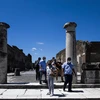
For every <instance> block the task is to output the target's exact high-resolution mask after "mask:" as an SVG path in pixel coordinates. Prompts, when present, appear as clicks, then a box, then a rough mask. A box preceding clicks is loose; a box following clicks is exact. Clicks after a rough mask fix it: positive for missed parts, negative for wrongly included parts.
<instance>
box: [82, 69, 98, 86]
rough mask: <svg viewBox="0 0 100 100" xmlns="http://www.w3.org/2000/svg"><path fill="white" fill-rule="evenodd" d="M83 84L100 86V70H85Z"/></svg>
mask: <svg viewBox="0 0 100 100" xmlns="http://www.w3.org/2000/svg"><path fill="white" fill-rule="evenodd" d="M82 83H84V84H100V69H99V70H83V72H82Z"/></svg>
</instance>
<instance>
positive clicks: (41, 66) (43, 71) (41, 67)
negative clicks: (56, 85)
mask: <svg viewBox="0 0 100 100" xmlns="http://www.w3.org/2000/svg"><path fill="white" fill-rule="evenodd" d="M42 59H43V60H42V61H40V63H39V71H40V79H39V83H40V84H42V75H43V74H44V76H45V82H46V81H47V80H46V57H43V58H42Z"/></svg>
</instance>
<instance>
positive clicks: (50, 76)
mask: <svg viewBox="0 0 100 100" xmlns="http://www.w3.org/2000/svg"><path fill="white" fill-rule="evenodd" d="M55 74H56V67H55V64H53V65H52V61H51V60H50V61H48V63H47V81H48V88H49V92H48V93H47V95H50V96H53V95H54V76H55Z"/></svg>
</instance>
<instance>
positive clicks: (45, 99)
mask: <svg viewBox="0 0 100 100" xmlns="http://www.w3.org/2000/svg"><path fill="white" fill-rule="evenodd" d="M37 99H38V100H100V98H67V97H66V98H26V99H24V98H18V99H16V98H15V99H12V98H9V99H8V98H6V99H0V100H37Z"/></svg>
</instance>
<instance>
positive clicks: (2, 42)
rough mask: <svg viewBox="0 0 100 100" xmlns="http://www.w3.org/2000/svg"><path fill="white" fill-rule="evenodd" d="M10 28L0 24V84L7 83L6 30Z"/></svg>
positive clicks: (2, 23)
mask: <svg viewBox="0 0 100 100" xmlns="http://www.w3.org/2000/svg"><path fill="white" fill-rule="evenodd" d="M9 27H10V26H9V25H8V24H6V23H4V22H0V84H2V83H7V28H9Z"/></svg>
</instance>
